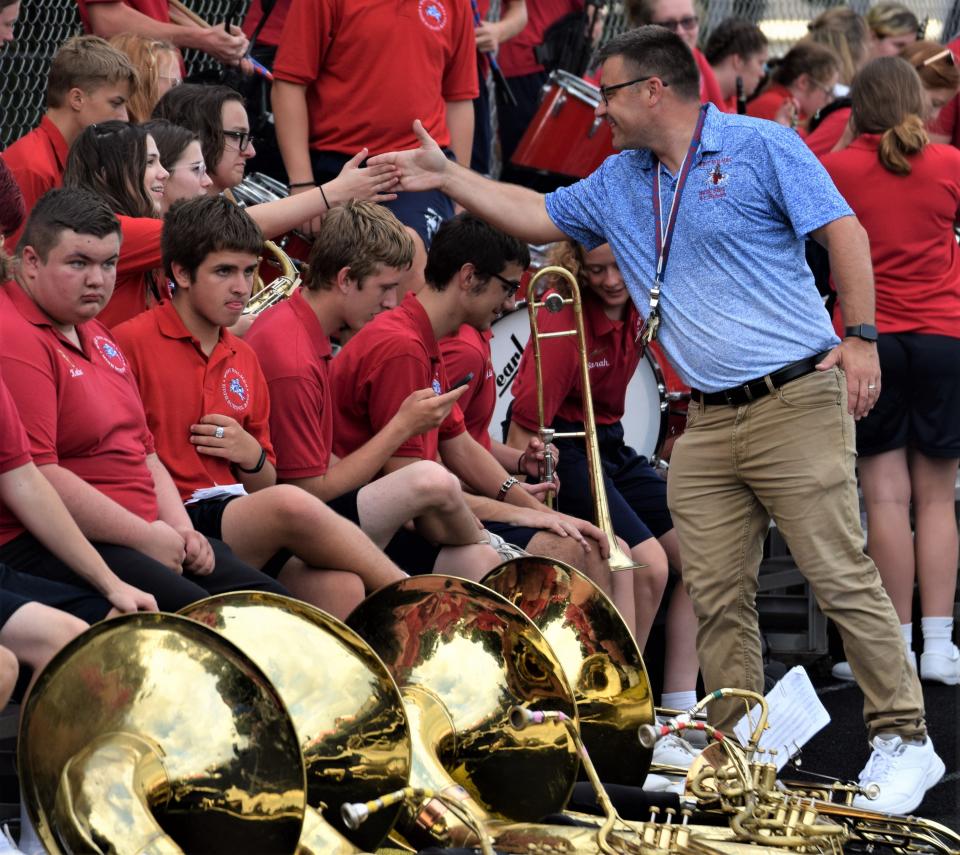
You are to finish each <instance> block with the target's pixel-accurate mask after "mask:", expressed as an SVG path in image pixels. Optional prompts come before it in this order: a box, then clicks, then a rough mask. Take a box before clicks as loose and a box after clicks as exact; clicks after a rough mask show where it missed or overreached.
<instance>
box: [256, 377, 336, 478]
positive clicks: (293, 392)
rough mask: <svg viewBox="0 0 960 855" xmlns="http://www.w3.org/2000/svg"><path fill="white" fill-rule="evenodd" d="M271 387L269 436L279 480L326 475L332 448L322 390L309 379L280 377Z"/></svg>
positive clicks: (272, 382)
mask: <svg viewBox="0 0 960 855" xmlns="http://www.w3.org/2000/svg"><path fill="white" fill-rule="evenodd" d="M269 385H270V435H271V438H272V439H273V444H274V447H275V448H276V453H277V477H278V478H283V479H293V478H314V477H317V476H320V475H324V474H325V473H326V471H327V468H328V464H329V462H330V454H331V453H332V451H333V449H331V448H328V447H327V441H326V434H327V433H329V431H324V429H323V410H324V400H323V390H322V389H321V388H320V386H319V385H318V384H317V383H315V382H314V381H313V380H312V379H310V378H308V377H281V378H279V379H277V380H273V381H271V383H270V384H269Z"/></svg>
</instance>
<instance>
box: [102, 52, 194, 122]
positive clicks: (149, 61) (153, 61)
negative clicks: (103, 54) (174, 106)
mask: <svg viewBox="0 0 960 855" xmlns="http://www.w3.org/2000/svg"><path fill="white" fill-rule="evenodd" d="M110 44H111V45H113V46H114V47H115V48H116V49H117V50H120V51H123V53H124V54H125V55H126V56H127V58H128V59H129V60H130V62H131V63H132V65H133V67H134V68H135V69H136V70H137V76H138V78H139V80H140V85H139V86H138V87H137V91H136V92H134V93H133V94H132V95H131V96H130V100H129V101H128V102H127V115H128V116H129V117H130V121H131V122H135V123H140V122H145V121H146V120H147V119H149V118H150V114H151V113H152V112H153V108H154V107H155V106H156V105H157V101H159V100H160V59H161V57H162V56H163V55H164V54H171V55H172V56H174V57H175V58H177V59H178V60H179V54H178V52H177V49H176V48H175V47H174V46H173V45H172V44H170V42H167V41H164V40H163V39H154V38H150V37H149V36H140V35H137V34H136V33H118V34H117V35H115V36H113V38H111V39H110Z"/></svg>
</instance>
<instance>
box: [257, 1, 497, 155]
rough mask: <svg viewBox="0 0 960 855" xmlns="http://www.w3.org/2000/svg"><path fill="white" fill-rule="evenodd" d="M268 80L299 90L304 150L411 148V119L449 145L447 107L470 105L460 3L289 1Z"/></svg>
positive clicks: (470, 74)
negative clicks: (306, 138)
mask: <svg viewBox="0 0 960 855" xmlns="http://www.w3.org/2000/svg"><path fill="white" fill-rule="evenodd" d="M273 73H274V75H275V76H276V78H277V80H286V81H288V82H290V83H297V84H300V85H302V86H306V88H307V110H308V113H309V117H310V147H311V148H313V149H317V150H320V151H337V152H342V153H344V154H350V155H353V154H356V153H357V152H358V151H359V150H360V149H361V148H363V147H364V146H366V147H367V148H369V149H370V154H377V153H380V152H386V151H395V150H398V149H408V148H416V147H417V146H418V145H419V143H418V142H417V139H416V137H415V136H414V135H413V130H412V127H411V126H412V123H413V119H415V118H419V119H421V120H422V121H423V126H424V127H425V128H426V129H427V131H428V132H429V133H430V135H431V136H432V137H433V138H434V139H435V140H436V141H437V142H438V143H439V144H440V145H441V146H449V145H450V132H449V130H448V129H447V120H446V105H445V103H444V102H445V101H466V100H470V99H473V98H476V97H477V94H478V93H479V91H480V90H479V87H478V84H477V59H476V39H475V37H474V32H473V14H472V12H471V10H470V5H469V2H468V0H293V2H292V4H291V6H290V10H289V12H288V14H287V20H286V23H285V25H284V28H283V35H282V38H281V40H280V48H279V50H278V51H277V58H276V62H275V63H274V69H273Z"/></svg>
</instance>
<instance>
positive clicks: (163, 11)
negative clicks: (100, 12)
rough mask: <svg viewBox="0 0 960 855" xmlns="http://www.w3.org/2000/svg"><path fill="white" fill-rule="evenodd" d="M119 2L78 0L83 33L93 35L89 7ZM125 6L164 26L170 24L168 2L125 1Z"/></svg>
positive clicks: (163, 0) (164, 0) (110, 0)
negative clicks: (96, 4)
mask: <svg viewBox="0 0 960 855" xmlns="http://www.w3.org/2000/svg"><path fill="white" fill-rule="evenodd" d="M116 2H117V0H77V4H78V5H79V7H80V20H81V22H82V23H83V31H84V32H85V33H92V32H93V30H92V29H91V27H90V16H89V14H88V13H87V7H88V6H92V5H93V4H95V3H116ZM123 3H124V5H125V6H129V7H130V8H131V9H136V10H137V11H138V12H141V13H143V14H144V15H146V16H147V17H148V18H153V20H154V21H160V22H161V23H163V24H169V23H170V5H169V3H168V2H167V0H123Z"/></svg>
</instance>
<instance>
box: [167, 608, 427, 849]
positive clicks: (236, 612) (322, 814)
mask: <svg viewBox="0 0 960 855" xmlns="http://www.w3.org/2000/svg"><path fill="white" fill-rule="evenodd" d="M180 613H181V614H183V615H185V616H187V617H189V618H191V619H192V620H195V621H199V622H200V623H202V624H205V625H206V626H208V627H210V628H211V629H213V630H216V632H218V633H220V634H221V635H223V636H224V637H225V638H227V639H229V640H230V641H232V642H233V643H234V644H236V645H237V646H238V647H239V648H240V649H241V650H244V651H246V652H247V653H248V654H249V656H250V657H251V659H253V660H254V661H255V662H256V663H257V664H258V665H259V666H260V667H261V668H262V669H263V671H264V673H265V674H266V675H267V676H268V677H269V678H270V680H271V681H272V682H273V685H274V686H276V688H277V692H278V693H279V694H280V697H282V698H283V700H284V702H285V703H286V705H287V709H288V710H289V711H290V716H291V718H292V719H293V722H294V724H295V726H296V729H297V733H298V734H299V739H300V745H301V748H302V751H303V759H304V764H305V766H306V775H307V803H308V805H309V809H308V811H307V820H306V822H305V824H304V834H303V837H301V840H300V848H299V850H298V853H299V855H308V853H312V855H349V853H356V852H361V851H371V852H372V851H375V850H376V849H377V848H378V847H379V846H380V845H381V843H382V842H383V840H384V839H385V838H386V836H387V834H388V833H389V832H390V829H391V828H392V826H393V823H394V821H395V819H396V815H397V812H398V810H399V808H395V809H393V810H385V811H381V812H378V813H377V814H376V815H375V816H374V817H371V819H370V822H367V823H364V824H363V825H362V826H360V827H359V828H358V829H350V828H348V827H347V826H345V825H344V823H343V821H342V819H341V816H340V808H341V805H342V804H343V803H344V802H346V801H356V800H367V799H372V798H374V797H376V796H377V795H379V794H380V793H382V792H386V791H389V790H395V789H398V788H400V787H403V786H405V785H406V783H407V779H408V777H409V775H410V763H411V742H410V734H409V728H408V726H407V719H406V716H405V714H404V709H403V702H402V700H401V698H400V692H399V690H398V689H397V686H396V684H395V683H394V682H393V678H392V677H391V676H390V673H389V672H388V671H387V669H386V668H385V667H384V665H383V663H382V662H381V661H380V660H379V659H378V658H377V655H376V654H375V653H374V652H373V650H371V649H370V647H369V645H367V644H366V643H365V642H364V641H363V640H362V639H361V638H360V637H359V636H358V635H357V634H356V633H355V632H354V631H353V630H351V629H349V628H348V627H347V626H345V625H344V624H343V623H341V622H340V621H338V620H337V619H336V618H334V617H332V616H330V615H328V614H327V613H326V612H323V611H321V610H320V609H317V608H314V607H313V606H310V605H308V604H306V603H302V602H300V601H299V600H294V599H291V598H289V597H282V596H279V595H277V594H269V593H261V592H236V593H229V594H220V595H217V596H214V597H208V598H207V599H205V600H201V601H199V602H197V603H193V604H191V605H189V606H187V607H186V608H184V609H181V612H180ZM247 851H250V852H252V851H253V850H247Z"/></svg>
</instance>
